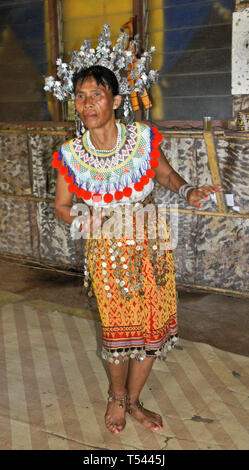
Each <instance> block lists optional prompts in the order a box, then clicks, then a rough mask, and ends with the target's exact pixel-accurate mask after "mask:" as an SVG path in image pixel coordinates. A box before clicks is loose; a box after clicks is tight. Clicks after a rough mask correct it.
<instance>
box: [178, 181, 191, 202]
mask: <svg viewBox="0 0 249 470" xmlns="http://www.w3.org/2000/svg"><path fill="white" fill-rule="evenodd" d="M191 189H195V186H191V184H188V183H186V184H183V185H182V186H181V187H180V189H179V192H178V195H179V196H180V197H181V198H182V199H185V201H187V195H188V192H189V191H191Z"/></svg>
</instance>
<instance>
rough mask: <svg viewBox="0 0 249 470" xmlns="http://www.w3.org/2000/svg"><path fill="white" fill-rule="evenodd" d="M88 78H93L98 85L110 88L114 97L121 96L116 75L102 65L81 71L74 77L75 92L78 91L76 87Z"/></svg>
mask: <svg viewBox="0 0 249 470" xmlns="http://www.w3.org/2000/svg"><path fill="white" fill-rule="evenodd" d="M88 77H93V78H94V79H95V81H96V83H97V84H98V85H103V86H104V87H106V86H108V87H109V88H110V90H111V92H112V96H116V95H118V94H119V85H118V80H117V78H116V75H115V74H114V73H113V72H112V71H111V70H110V69H108V68H107V67H103V66H102V65H92V66H91V67H88V68H87V69H81V70H80V71H79V72H75V74H74V75H73V91H74V93H75V91H76V85H77V83H78V81H79V80H80V81H81V83H83V82H84V80H85V79H86V78H88Z"/></svg>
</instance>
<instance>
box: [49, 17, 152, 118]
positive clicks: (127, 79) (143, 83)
mask: <svg viewBox="0 0 249 470" xmlns="http://www.w3.org/2000/svg"><path fill="white" fill-rule="evenodd" d="M138 44H139V41H138V38H137V37H135V39H132V40H130V39H129V34H128V33H126V32H125V31H124V30H123V29H121V33H120V34H119V36H118V39H117V42H116V44H115V45H114V46H113V47H112V43H111V41H110V24H108V23H106V24H105V25H104V26H103V29H102V33H101V35H100V37H99V38H98V45H97V47H96V48H95V49H94V48H92V47H91V42H90V40H85V41H84V42H83V45H82V46H81V48H80V50H79V51H74V52H71V53H70V55H71V60H70V62H69V63H68V64H67V63H65V62H63V61H62V59H60V58H59V59H57V61H56V64H57V79H55V78H54V77H52V76H49V77H46V78H45V86H44V90H45V91H48V92H52V93H53V94H54V95H55V96H56V98H57V99H58V100H60V101H68V100H73V99H74V98H75V97H74V93H73V82H72V78H73V75H74V73H75V72H78V71H79V70H81V69H82V68H88V67H91V66H92V65H103V66H105V67H107V68H109V69H110V70H112V71H113V72H114V73H115V75H116V77H117V80H118V82H119V90H120V95H123V96H124V117H125V118H127V117H128V116H129V115H130V112H131V110H134V109H139V106H138V107H137V108H136V107H135V106H134V103H133V102H132V101H134V100H133V99H132V98H134V95H136V93H139V94H140V96H141V98H142V101H143V102H144V104H145V107H147V108H149V107H150V106H151V104H150V102H148V99H147V100H144V98H145V96H147V92H146V90H148V89H149V88H150V87H151V86H152V85H154V83H155V82H156V81H157V79H158V72H157V71H156V70H150V71H149V72H148V69H149V64H150V63H151V60H152V57H151V54H152V53H153V52H154V51H155V47H151V48H150V50H149V51H146V52H144V53H143V54H141V56H140V57H139V58H137V57H136V55H137V49H138ZM132 95H133V96H132Z"/></svg>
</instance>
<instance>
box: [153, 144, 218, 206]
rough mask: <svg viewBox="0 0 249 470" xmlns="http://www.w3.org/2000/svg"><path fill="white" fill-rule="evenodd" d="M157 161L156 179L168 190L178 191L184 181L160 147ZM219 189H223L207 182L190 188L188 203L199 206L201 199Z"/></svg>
mask: <svg viewBox="0 0 249 470" xmlns="http://www.w3.org/2000/svg"><path fill="white" fill-rule="evenodd" d="M158 162H159V165H158V167H157V168H155V172H156V180H157V181H158V183H159V184H161V185H162V186H164V187H165V188H167V189H170V191H173V192H174V193H178V192H179V189H180V187H181V186H182V185H183V184H186V181H185V180H184V179H183V178H182V177H181V176H180V175H179V174H178V173H177V172H176V171H175V170H174V169H173V168H172V166H171V165H170V164H169V162H168V160H167V159H166V157H165V155H164V154H163V152H162V150H161V149H160V156H159V158H158ZM221 191H223V189H222V187H221V186H215V185H212V186H209V185H207V184H205V185H203V186H200V187H199V188H195V189H191V191H189V192H188V195H187V200H188V204H189V205H190V206H194V207H201V204H200V201H201V200H203V199H207V198H208V196H209V195H210V194H212V193H215V192H221Z"/></svg>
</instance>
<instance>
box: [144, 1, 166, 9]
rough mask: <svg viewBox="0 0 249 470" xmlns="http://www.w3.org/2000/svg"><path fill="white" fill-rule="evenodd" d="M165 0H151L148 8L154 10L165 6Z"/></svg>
mask: <svg viewBox="0 0 249 470" xmlns="http://www.w3.org/2000/svg"><path fill="white" fill-rule="evenodd" d="M163 4H164V2H163V0H149V1H148V9H149V10H153V9H154V8H163Z"/></svg>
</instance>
